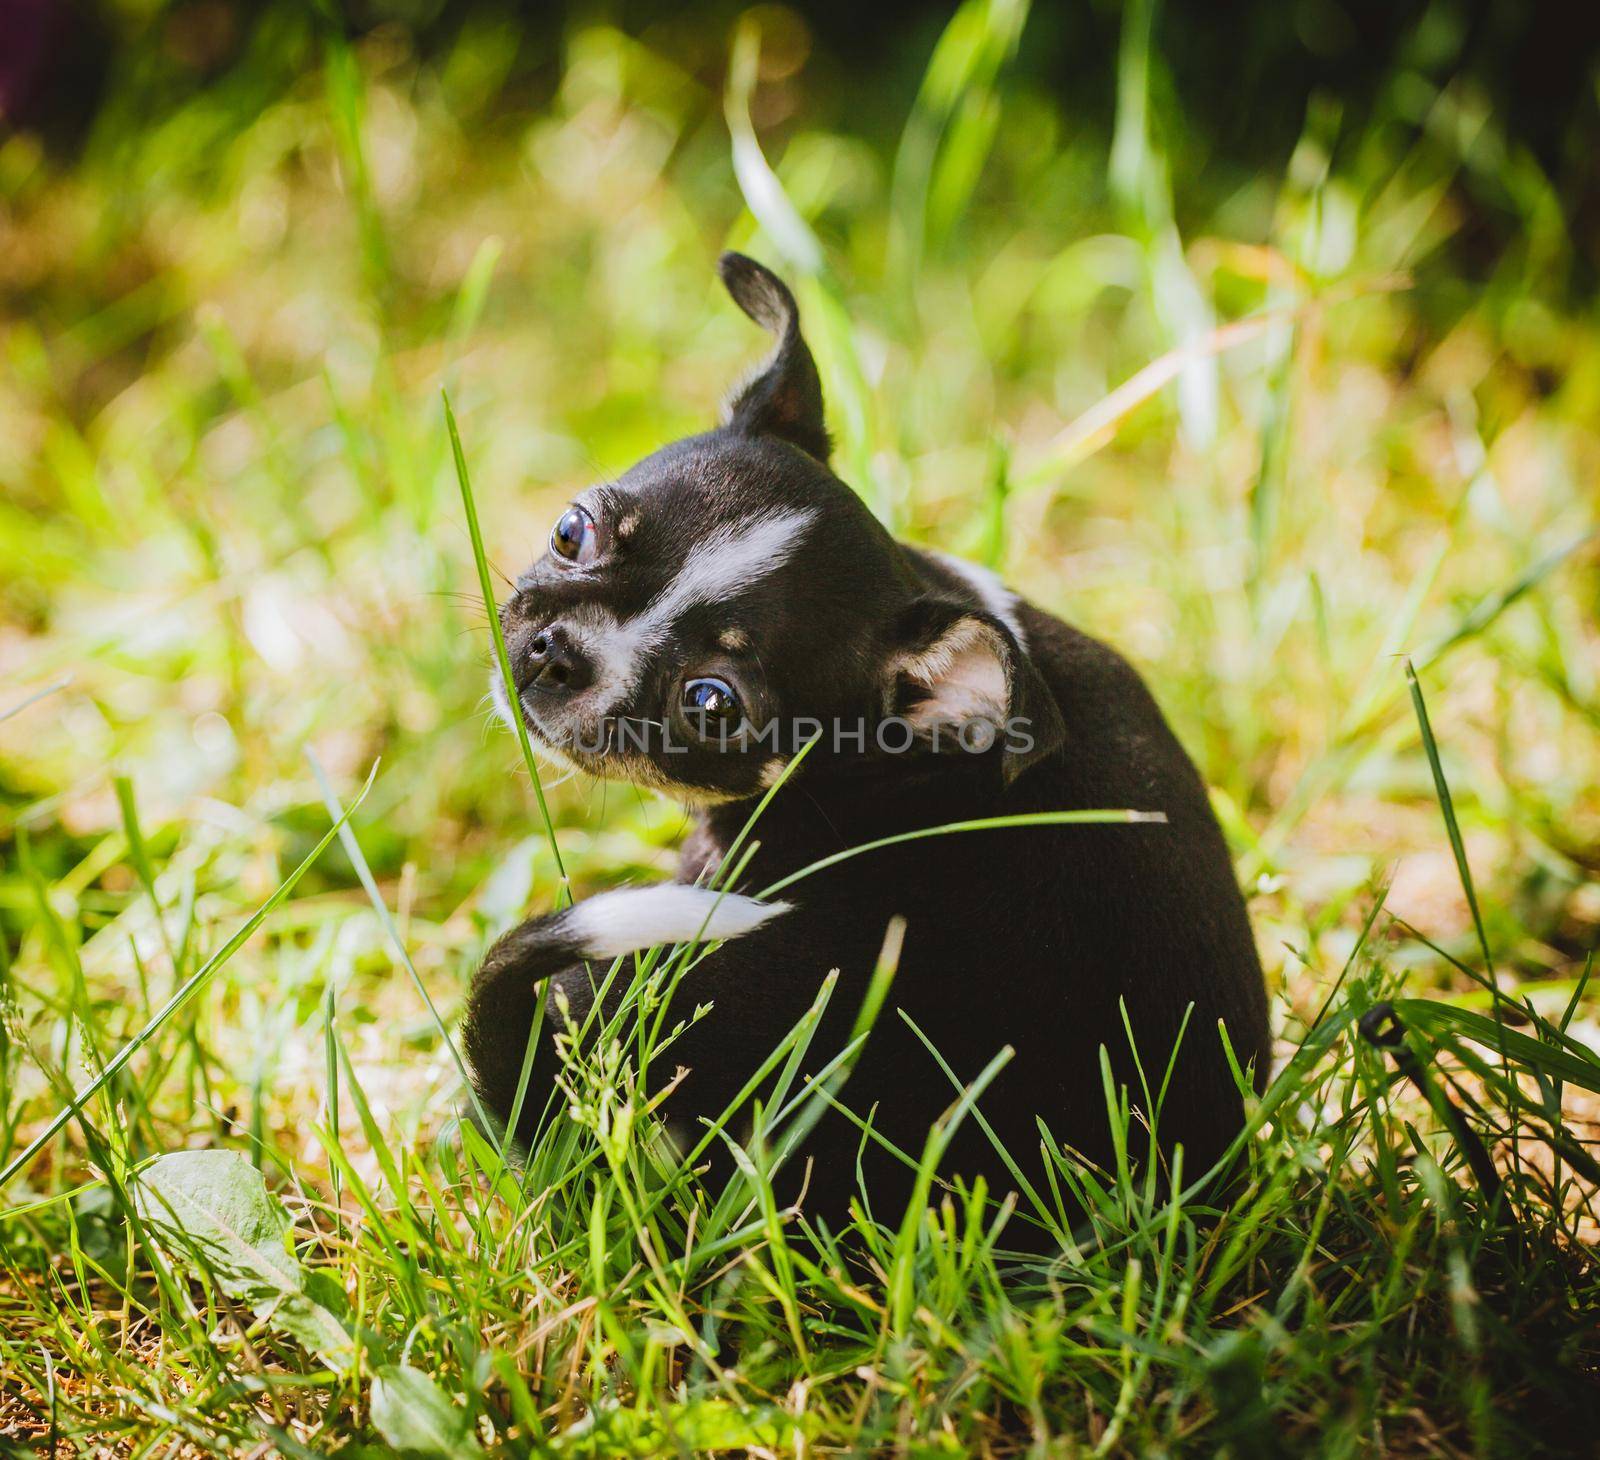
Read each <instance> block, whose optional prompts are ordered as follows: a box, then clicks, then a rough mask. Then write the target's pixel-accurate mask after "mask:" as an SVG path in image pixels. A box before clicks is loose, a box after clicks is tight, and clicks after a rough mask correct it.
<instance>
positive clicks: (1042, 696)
mask: <svg viewBox="0 0 1600 1460" xmlns="http://www.w3.org/2000/svg"><path fill="white" fill-rule="evenodd" d="M884 698H885V703H886V704H887V706H888V712H889V713H890V714H892V715H898V716H900V717H902V718H903V719H905V720H906V721H908V722H909V723H910V725H911V728H912V730H913V732H914V733H915V735H916V736H917V737H918V738H919V739H922V740H927V741H931V742H934V743H935V744H936V745H938V746H939V747H941V748H945V749H961V750H969V751H972V750H981V749H987V748H988V746H989V745H990V744H993V743H998V745H999V747H1000V751H999V754H1000V774H1001V776H1002V778H1003V779H1004V781H1005V783H1006V785H1008V786H1009V785H1010V784H1011V783H1012V782H1013V781H1014V780H1016V778H1017V777H1018V776H1020V775H1021V774H1022V773H1023V772H1024V771H1025V770H1027V769H1028V768H1029V767H1030V766H1032V765H1035V764H1037V763H1038V762H1039V761H1041V760H1043V759H1044V757H1045V756H1047V755H1049V754H1051V753H1052V752H1053V751H1055V750H1057V749H1059V748H1060V746H1061V743H1062V740H1063V739H1064V738H1065V734H1066V731H1065V727H1064V726H1063V724H1062V720H1061V709H1060V706H1058V705H1057V704H1056V700H1055V696H1054V695H1053V694H1051V692H1050V687H1049V686H1048V685H1047V684H1046V683H1045V682H1044V677H1043V676H1042V675H1041V674H1040V673H1039V671H1038V670H1037V669H1036V668H1035V667H1034V664H1033V661H1032V660H1031V659H1029V658H1028V655H1027V653H1026V651H1025V650H1024V649H1023V647H1022V645H1021V644H1020V643H1019V642H1018V641H1017V638H1016V635H1015V634H1014V633H1013V632H1012V631H1011V629H1009V628H1008V627H1007V626H1006V625H1005V624H1003V623H1002V622H1001V621H1000V620H999V619H998V618H996V617H994V615H992V614H989V613H986V612H984V611H982V610H981V609H975V608H972V607H969V606H968V605H966V604H962V603H956V602H954V601H952V600H949V599H943V598H923V599H920V600H918V602H917V603H915V604H914V605H913V606H912V608H911V610H910V611H909V612H908V613H907V614H906V615H905V617H904V618H903V620H902V622H901V624H900V626H899V647H898V648H896V649H895V650H894V651H893V652H892V653H891V654H890V656H889V662H888V666H887V675H886V678H885V696H884ZM984 727H987V731H988V733H986V731H985V728H984Z"/></svg>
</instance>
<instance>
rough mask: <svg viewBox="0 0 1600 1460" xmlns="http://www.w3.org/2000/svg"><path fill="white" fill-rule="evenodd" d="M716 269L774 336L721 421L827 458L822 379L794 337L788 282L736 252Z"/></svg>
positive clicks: (795, 318) (796, 328)
mask: <svg viewBox="0 0 1600 1460" xmlns="http://www.w3.org/2000/svg"><path fill="white" fill-rule="evenodd" d="M717 271H718V272H719V273H720V274H721V275H722V282H723V283H724V284H725V285H726V286H727V290H728V293H730V294H731V295H733V300H734V303H735V304H737V305H738V306H739V308H740V309H742V310H744V312H745V313H746V314H748V315H749V316H750V318H751V319H753V320H754V321H755V322H756V323H757V324H758V325H760V326H761V327H762V328H763V329H765V330H767V331H769V332H770V333H772V334H774V335H776V336H777V337H778V347H777V349H775V350H774V351H773V352H772V358H771V359H770V360H768V361H767V363H766V364H765V365H764V366H763V367H762V369H761V372H760V374H758V375H757V376H756V377H755V378H754V379H753V380H751V381H750V383H749V384H748V385H745V386H744V387H742V388H741V389H740V391H739V392H738V394H737V395H735V396H734V398H733V399H732V401H730V402H729V404H728V409H727V424H728V425H730V426H732V427H733V428H734V429H735V430H737V431H743V432H746V433H748V434H750V435H752V436H755V435H768V436H779V437H782V439H783V440H785V441H788V442H790V443H792V444H793V445H795V446H798V447H799V448H800V449H801V450H802V451H805V452H808V453H810V454H811V455H812V456H814V457H816V459H817V460H818V461H824V462H825V461H827V459H828V452H829V450H830V445H829V441H828V429H827V427H826V426H825V425H824V424H823V420H822V381H821V379H820V378H819V377H818V375H817V365H816V361H814V360H813V359H812V358H811V351H810V350H809V349H807V348H806V342H805V341H804V340H803V339H801V337H800V311H799V309H797V308H796V307H795V302H794V295H793V294H791V293H790V292H789V289H788V286H787V285H786V284H785V283H784V282H783V280H782V279H780V278H779V277H778V276H777V275H776V274H774V273H773V272H772V271H771V270H770V269H766V268H763V267H762V266H761V265H760V264H758V263H757V262H756V261H755V260H754V259H747V258H746V257H745V256H744V255H743V254H742V253H725V254H723V256H722V257H721V259H720V260H718V262H717Z"/></svg>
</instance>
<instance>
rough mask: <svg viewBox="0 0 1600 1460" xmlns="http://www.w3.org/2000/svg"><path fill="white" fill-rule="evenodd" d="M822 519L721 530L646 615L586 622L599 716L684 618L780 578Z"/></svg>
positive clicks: (596, 615) (784, 515) (769, 520)
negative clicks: (693, 610)
mask: <svg viewBox="0 0 1600 1460" xmlns="http://www.w3.org/2000/svg"><path fill="white" fill-rule="evenodd" d="M816 515H817V514H816V513H815V512H813V511H809V510H805V511H799V510H796V511H783V512H774V513H772V514H771V515H770V516H767V517H759V518H757V519H756V520H755V521H754V522H744V523H726V522H725V523H722V524H721V525H720V526H718V527H716V528H714V529H713V530H712V531H711V532H709V533H707V534H706V536H705V537H704V538H703V539H702V540H701V541H700V542H699V543H698V544H696V546H695V547H694V549H693V550H692V551H691V552H690V554H689V556H688V557H687V558H686V559H685V560H684V564H683V566H682V567H681V568H679V569H678V574H677V576H676V577H675V578H674V579H673V580H672V581H671V582H670V583H669V584H667V586H666V587H665V588H663V589H662V590H661V592H660V593H658V594H657V595H656V597H655V598H654V599H653V600H652V601H651V602H650V604H649V605H648V606H647V607H646V608H645V609H644V611H643V612H642V613H638V614H635V615H634V616H633V617H632V618H630V619H626V620H622V621H619V620H618V619H617V618H616V617H615V616H614V615H612V614H611V613H610V612H609V611H606V610H600V611H598V612H593V611H591V613H590V614H587V615H585V616H584V621H583V622H584V636H583V646H584V648H585V650H587V651H588V653H589V654H590V656H591V657H592V659H593V660H594V662H595V667H596V670H597V671H598V678H599V683H598V684H597V685H596V686H595V689H594V691H593V695H594V700H595V703H596V704H597V705H598V706H599V707H600V713H602V714H604V713H606V712H607V711H608V710H611V709H613V708H614V707H615V706H616V704H617V702H618V701H619V700H620V699H622V698H623V697H625V696H626V695H627V694H628V693H629V692H630V691H631V690H632V689H633V687H634V684H635V683H636V682H637V680H638V676H639V670H640V666H641V665H642V664H643V662H644V659H645V657H646V656H647V655H648V654H650V653H651V652H652V651H654V650H655V649H658V648H660V647H661V645H662V643H664V642H665V640H666V637H667V633H668V631H669V630H670V629H671V627H672V624H673V621H674V620H675V619H676V618H677V617H678V615H679V614H681V613H682V612H684V610H685V609H689V608H694V607H696V606H698V605H700V604H707V603H722V602H725V601H726V600H727V599H730V598H733V597H735V596H736V595H738V594H739V593H742V592H743V591H744V590H745V589H746V588H748V587H749V586H750V585H751V584H752V583H756V582H759V581H760V580H761V579H762V578H765V577H766V576H768V575H769V574H770V573H773V572H776V571H777V569H779V568H781V567H782V566H783V565H784V564H785V563H786V562H788V561H789V559H790V558H791V557H792V556H793V555H794V550H795V548H796V547H797V546H799V543H800V540H801V538H802V537H804V536H805V532H806V529H807V528H808V527H810V525H811V523H812V522H813V521H814V520H815V518H816Z"/></svg>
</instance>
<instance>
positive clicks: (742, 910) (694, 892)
mask: <svg viewBox="0 0 1600 1460" xmlns="http://www.w3.org/2000/svg"><path fill="white" fill-rule="evenodd" d="M788 911H789V904H788V903H786V902H759V901H757V900H756V899H755V898H753V897H741V896H739V894H738V893H734V892H717V891H715V890H713V889H712V888H709V887H689V886H686V885H684V884H681V883H666V884H663V885H662V886H660V887H623V888H618V889H617V890H616V891H615V892H602V893H598V894H597V895H596V896H594V897H587V898H585V899H584V900H583V901H582V902H580V903H577V904H575V905H574V906H573V907H570V908H568V909H567V910H566V911H565V912H563V913H561V914H560V915H559V920H560V922H561V924H562V929H561V931H562V933H563V934H564V935H565V937H566V938H568V939H570V940H571V943H572V945H573V946H574V947H576V948H578V949H579V950H580V954H579V956H581V957H584V958H592V959H595V960H597V961H598V960H609V959H613V958H621V957H622V956H623V955H624V954H627V953H640V952H643V951H644V950H645V949H646V948H654V947H656V946H657V945H658V944H662V943H720V942H723V941H724V940H726V939H728V938H740V937H743V936H744V935H745V934H746V933H753V932H754V931H755V930H756V929H757V928H759V927H760V926H761V925H762V924H763V923H766V922H768V921H770V920H771V919H772V918H775V917H777V916H779V915H780V914H782V913H786V912H788Z"/></svg>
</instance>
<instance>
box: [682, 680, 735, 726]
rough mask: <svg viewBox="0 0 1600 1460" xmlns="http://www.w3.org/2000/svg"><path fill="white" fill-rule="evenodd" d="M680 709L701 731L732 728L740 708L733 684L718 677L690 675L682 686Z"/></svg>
mask: <svg viewBox="0 0 1600 1460" xmlns="http://www.w3.org/2000/svg"><path fill="white" fill-rule="evenodd" d="M683 713H684V718H685V719H687V720H688V721H689V723H690V724H691V725H693V726H694V727H695V728H696V729H697V730H699V731H700V733H701V734H703V735H715V734H717V733H718V731H719V730H732V729H734V728H735V727H736V726H737V725H738V724H739V721H740V719H741V717H742V714H743V712H742V711H741V710H740V709H739V696H738V695H737V694H735V693H734V691H733V687H732V686H731V685H730V684H728V683H727V681H725V680H721V679H691V680H690V681H689V682H688V683H687V684H685V685H684V687H683Z"/></svg>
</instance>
